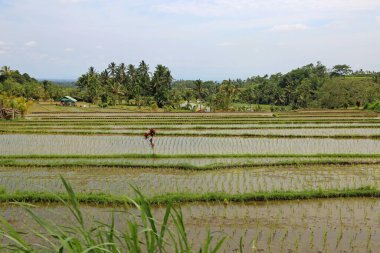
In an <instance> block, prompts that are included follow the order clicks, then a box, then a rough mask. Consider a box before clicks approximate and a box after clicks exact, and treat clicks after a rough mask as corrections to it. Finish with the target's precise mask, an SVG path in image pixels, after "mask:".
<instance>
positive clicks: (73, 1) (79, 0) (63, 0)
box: [59, 0, 87, 4]
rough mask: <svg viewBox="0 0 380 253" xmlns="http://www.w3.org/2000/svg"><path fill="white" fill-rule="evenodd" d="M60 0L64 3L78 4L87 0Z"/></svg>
mask: <svg viewBox="0 0 380 253" xmlns="http://www.w3.org/2000/svg"><path fill="white" fill-rule="evenodd" d="M59 2H60V3H63V4H76V3H81V2H87V0H59Z"/></svg>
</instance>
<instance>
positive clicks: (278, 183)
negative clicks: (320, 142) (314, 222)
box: [0, 164, 380, 196]
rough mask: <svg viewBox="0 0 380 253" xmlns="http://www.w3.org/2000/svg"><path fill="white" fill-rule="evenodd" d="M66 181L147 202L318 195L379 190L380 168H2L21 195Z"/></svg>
mask: <svg viewBox="0 0 380 253" xmlns="http://www.w3.org/2000/svg"><path fill="white" fill-rule="evenodd" d="M59 175H63V176H64V177H65V178H66V179H67V180H68V181H69V182H70V183H71V184H72V186H73V188H74V189H75V191H77V192H100V193H101V192H104V193H109V194H112V195H131V194H133V189H132V188H131V187H130V185H134V186H137V187H138V188H139V189H140V190H141V191H142V192H143V193H144V194H145V195H146V196H156V195H164V194H166V193H172V192H177V193H178V192H184V193H207V192H224V193H230V194H240V193H250V192H262V191H264V192H271V191H303V190H315V189H340V190H343V189H348V188H355V189H356V188H359V187H365V186H372V187H374V188H379V187H380V165H365V164H358V165H349V166H347V165H346V166H339V165H329V166H273V167H257V168H238V167H236V168H233V169H219V170H210V171H188V170H186V171H184V170H176V169H157V168H155V169H145V168H144V169H143V168H136V169H131V168H114V167H113V168H107V167H82V168H64V169H62V168H54V167H53V168H41V167H34V168H33V167H30V168H17V167H0V186H1V187H2V189H5V190H6V191H7V192H9V193H14V192H18V191H21V192H22V191H34V192H41V191H48V192H64V191H65V190H64V187H63V185H62V183H61V180H60V178H59Z"/></svg>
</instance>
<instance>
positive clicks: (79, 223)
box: [0, 177, 226, 253]
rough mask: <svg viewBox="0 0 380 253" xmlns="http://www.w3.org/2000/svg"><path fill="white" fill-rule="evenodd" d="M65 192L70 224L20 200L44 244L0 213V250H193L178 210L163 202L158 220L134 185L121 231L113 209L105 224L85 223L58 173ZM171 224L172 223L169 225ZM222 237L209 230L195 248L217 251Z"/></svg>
mask: <svg viewBox="0 0 380 253" xmlns="http://www.w3.org/2000/svg"><path fill="white" fill-rule="evenodd" d="M61 180H62V183H63V185H64V187H65V189H66V192H67V198H65V199H64V198H61V197H60V196H58V195H57V198H59V199H60V201H61V203H63V204H64V206H65V207H66V208H67V209H68V210H69V212H70V213H71V215H72V217H73V220H74V221H75V222H74V223H73V224H71V225H66V226H62V225H57V224H54V222H53V221H50V220H47V219H44V218H43V217H40V216H39V215H37V213H36V212H35V211H34V210H33V208H32V206H31V205H27V204H21V203H20V205H22V206H23V207H24V209H25V211H26V212H27V213H28V214H29V215H30V216H31V217H32V219H33V220H34V221H35V222H36V223H37V224H38V225H39V227H40V228H41V229H42V230H43V231H44V232H37V231H33V233H34V234H35V235H36V236H37V237H40V238H41V239H43V241H44V242H45V243H46V245H32V244H30V243H28V242H27V240H26V239H24V238H23V235H24V233H22V232H18V231H17V230H16V229H15V228H13V227H12V225H10V224H9V223H8V222H7V220H6V219H5V218H3V217H1V216H0V235H1V237H2V238H5V240H6V241H5V242H4V243H3V244H2V245H1V249H2V250H11V251H17V252H40V251H41V250H44V251H48V252H72V253H76V252H93V253H97V252H99V253H100V252H111V253H112V252H136V253H138V252H152V253H153V252H167V251H168V250H169V249H170V251H173V252H194V251H193V249H192V246H191V244H190V241H189V239H188V237H187V231H186V228H185V225H184V217H183V214H182V212H181V210H179V209H176V208H173V207H172V205H171V204H170V203H169V204H168V205H167V208H166V211H165V214H164V217H163V219H162V221H161V222H159V221H158V220H157V219H156V218H155V217H154V216H153V212H152V208H151V205H150V203H149V202H148V201H147V199H146V198H145V197H144V196H143V195H142V194H141V192H140V191H139V190H138V189H137V188H133V189H134V191H135V193H136V198H135V200H132V199H129V198H126V199H125V202H126V203H128V202H129V203H131V204H132V205H133V206H134V208H136V209H137V210H138V215H135V216H134V218H132V219H128V220H127V227H126V228H125V230H124V231H118V230H117V229H116V228H115V217H114V213H113V214H112V216H111V222H110V223H109V224H105V223H102V222H98V225H97V226H95V227H89V226H88V225H86V223H85V221H84V216H83V213H82V211H81V208H80V204H79V201H78V198H77V195H76V194H75V193H74V191H73V189H72V187H71V185H70V184H69V183H68V182H67V181H66V180H65V179H64V178H62V177H61ZM169 224H173V226H169ZM225 238H226V237H222V239H219V240H216V243H213V242H214V239H215V238H214V237H213V236H212V235H211V233H210V232H209V233H208V234H207V237H206V238H205V240H204V244H203V245H202V246H201V247H200V249H199V252H207V253H208V252H210V253H211V252H212V253H215V252H218V251H219V250H220V248H221V246H222V244H223V243H224V240H225Z"/></svg>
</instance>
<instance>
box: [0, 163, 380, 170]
mask: <svg viewBox="0 0 380 253" xmlns="http://www.w3.org/2000/svg"><path fill="white" fill-rule="evenodd" d="M377 164H380V160H376V161H342V160H302V161H297V160H292V161H279V162H268V163H231V164H218V163H217V164H210V165H205V166H197V165H193V164H184V163H178V164H164V163H163V164H150V165H144V164H133V163H130V164H129V163H112V162H107V163H100V162H98V161H97V162H82V161H80V162H74V163H59V162H53V163H45V164H43V163H41V164H37V163H23V162H17V161H15V160H0V166H3V167H9V168H14V167H18V168H21V167H23V168H30V167H34V168H37V167H38V168H73V167H75V168H77V169H80V168H87V167H94V169H95V168H112V167H115V168H126V169H127V168H134V169H157V170H160V169H174V170H194V171H207V170H222V169H235V168H245V169H250V168H251V169H256V168H262V167H273V166H308V165H340V166H344V165H377Z"/></svg>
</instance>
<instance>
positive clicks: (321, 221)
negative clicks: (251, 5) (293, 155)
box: [0, 198, 380, 252]
mask: <svg viewBox="0 0 380 253" xmlns="http://www.w3.org/2000/svg"><path fill="white" fill-rule="evenodd" d="M181 208H182V211H183V213H184V218H185V223H186V229H187V233H188V236H189V238H190V241H191V242H192V245H193V247H194V248H198V246H199V243H200V242H202V241H203V239H204V238H205V236H206V232H207V230H208V229H210V230H211V231H212V232H213V235H214V236H215V237H216V238H220V237H221V236H224V235H227V236H228V238H227V240H226V242H225V244H224V246H223V251H222V252H233V251H234V250H235V249H237V248H238V242H239V239H240V237H243V242H244V252H379V250H380V241H379V240H378V238H379V237H380V201H379V199H372V198H371V199H369V198H353V199H327V200H309V201H280V202H267V203H265V202H264V203H257V202H255V203H244V204H232V203H229V204H215V203H214V204H211V203H192V204H184V205H182V206H181ZM115 209H116V210H118V211H122V212H117V213H115V219H116V227H117V229H119V230H122V229H123V227H124V226H125V224H126V219H129V218H130V217H131V214H126V213H125V212H128V213H135V212H136V211H135V210H131V209H130V208H128V209H125V208H123V207H114V208H111V207H94V206H82V210H83V212H84V214H85V219H86V223H87V225H88V226H91V225H92V226H94V225H95V224H96V223H94V222H93V221H94V220H98V221H99V220H100V221H105V222H109V221H110V217H111V214H110V212H111V211H112V210H115ZM34 210H35V211H36V212H37V213H38V214H39V215H41V216H43V217H44V218H47V219H50V220H54V222H55V223H57V224H64V225H71V224H75V223H71V221H72V220H73V218H72V217H70V216H69V212H68V211H67V210H66V209H65V208H64V207H62V206H57V205H42V206H41V207H38V208H35V209H34ZM0 212H1V214H2V215H3V216H5V218H6V219H7V220H8V221H10V222H11V223H12V224H13V225H14V226H15V227H16V228H18V229H19V230H21V231H30V230H31V229H37V230H38V226H37V225H36V224H35V223H34V222H32V220H31V218H29V217H28V216H27V215H26V214H25V212H24V211H23V210H22V208H20V207H17V206H10V205H2V206H0ZM154 213H155V216H156V218H157V219H158V220H160V219H161V218H162V217H163V214H164V208H156V209H155V211H154ZM26 237H27V238H28V240H29V241H33V242H37V241H38V239H37V238H36V237H35V236H33V235H31V234H29V235H27V236H26ZM253 246H254V247H255V249H256V250H257V251H252V247H253Z"/></svg>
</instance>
